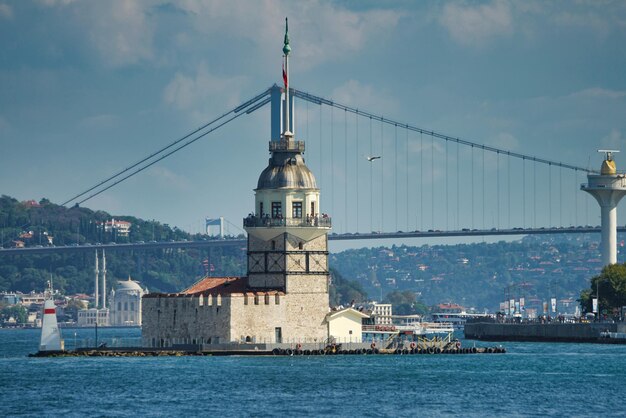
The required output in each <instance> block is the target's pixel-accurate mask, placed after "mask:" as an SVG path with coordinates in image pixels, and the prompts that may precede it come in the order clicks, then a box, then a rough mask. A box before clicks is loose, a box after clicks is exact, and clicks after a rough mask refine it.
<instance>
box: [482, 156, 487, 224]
mask: <svg viewBox="0 0 626 418" xmlns="http://www.w3.org/2000/svg"><path fill="white" fill-rule="evenodd" d="M486 152H487V151H485V149H483V176H482V177H483V193H482V195H483V229H485V209H486V208H485V191H486V188H485V153H486Z"/></svg>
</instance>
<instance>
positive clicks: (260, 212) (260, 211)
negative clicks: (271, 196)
mask: <svg viewBox="0 0 626 418" xmlns="http://www.w3.org/2000/svg"><path fill="white" fill-rule="evenodd" d="M263 215H264V213H263V202H259V216H261V217H262V216H263Z"/></svg>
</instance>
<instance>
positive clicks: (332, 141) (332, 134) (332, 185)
mask: <svg viewBox="0 0 626 418" xmlns="http://www.w3.org/2000/svg"><path fill="white" fill-rule="evenodd" d="M333 109H334V108H333V107H331V108H330V210H331V213H332V214H331V217H332V216H335V115H334V112H333Z"/></svg>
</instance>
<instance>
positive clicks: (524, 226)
mask: <svg viewBox="0 0 626 418" xmlns="http://www.w3.org/2000/svg"><path fill="white" fill-rule="evenodd" d="M522 228H526V159H523V160H522Z"/></svg>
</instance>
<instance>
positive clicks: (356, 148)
mask: <svg viewBox="0 0 626 418" xmlns="http://www.w3.org/2000/svg"><path fill="white" fill-rule="evenodd" d="M354 142H355V143H354V153H355V155H354V158H355V159H354V161H355V164H354V165H355V166H356V167H355V168H356V232H359V206H360V205H359V116H358V115H355V116H354Z"/></svg>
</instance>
